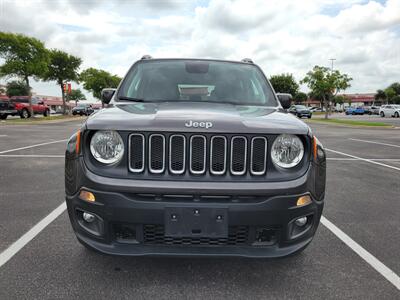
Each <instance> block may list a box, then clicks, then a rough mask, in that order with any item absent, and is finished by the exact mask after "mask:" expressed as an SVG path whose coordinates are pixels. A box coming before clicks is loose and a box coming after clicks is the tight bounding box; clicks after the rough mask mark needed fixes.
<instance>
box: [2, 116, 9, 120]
mask: <svg viewBox="0 0 400 300" xmlns="http://www.w3.org/2000/svg"><path fill="white" fill-rule="evenodd" d="M7 117H8V115H0V119H1V120H5V119H7Z"/></svg>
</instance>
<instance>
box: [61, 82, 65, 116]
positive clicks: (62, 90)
mask: <svg viewBox="0 0 400 300" xmlns="http://www.w3.org/2000/svg"><path fill="white" fill-rule="evenodd" d="M60 87H61V97H62V102H63V109H62V113H63V115H65V113H66V107H65V94H64V84H63V83H61V84H60Z"/></svg>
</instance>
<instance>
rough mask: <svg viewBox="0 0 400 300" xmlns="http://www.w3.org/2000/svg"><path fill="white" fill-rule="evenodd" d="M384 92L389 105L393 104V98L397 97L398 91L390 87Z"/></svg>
mask: <svg viewBox="0 0 400 300" xmlns="http://www.w3.org/2000/svg"><path fill="white" fill-rule="evenodd" d="M384 92H385V95H386V99H387V101H388V103H391V102H392V98H393V97H394V96H396V91H395V90H394V88H392V87H388V88H386V89H385V91H384Z"/></svg>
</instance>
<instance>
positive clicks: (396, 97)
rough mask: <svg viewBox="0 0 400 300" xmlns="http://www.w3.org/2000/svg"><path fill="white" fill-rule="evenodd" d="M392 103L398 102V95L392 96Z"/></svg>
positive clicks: (399, 101) (399, 102) (399, 100)
mask: <svg viewBox="0 0 400 300" xmlns="http://www.w3.org/2000/svg"><path fill="white" fill-rule="evenodd" d="M392 103H393V104H400V95H396V96H394V97H393V98H392Z"/></svg>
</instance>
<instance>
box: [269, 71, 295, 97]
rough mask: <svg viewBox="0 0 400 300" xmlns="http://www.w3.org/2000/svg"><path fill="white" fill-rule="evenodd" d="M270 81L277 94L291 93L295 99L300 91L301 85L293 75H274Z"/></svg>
mask: <svg viewBox="0 0 400 300" xmlns="http://www.w3.org/2000/svg"><path fill="white" fill-rule="evenodd" d="M269 81H270V82H271V84H272V86H273V87H274V90H275V92H277V93H289V94H291V95H292V96H293V97H294V96H295V95H296V94H297V92H298V90H299V85H298V83H297V82H296V80H295V79H294V77H293V75H292V74H280V75H273V76H271V78H270V79H269Z"/></svg>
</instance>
